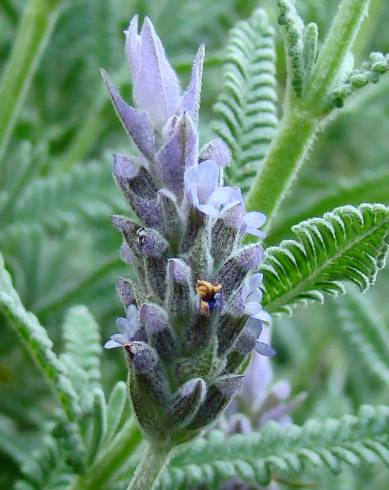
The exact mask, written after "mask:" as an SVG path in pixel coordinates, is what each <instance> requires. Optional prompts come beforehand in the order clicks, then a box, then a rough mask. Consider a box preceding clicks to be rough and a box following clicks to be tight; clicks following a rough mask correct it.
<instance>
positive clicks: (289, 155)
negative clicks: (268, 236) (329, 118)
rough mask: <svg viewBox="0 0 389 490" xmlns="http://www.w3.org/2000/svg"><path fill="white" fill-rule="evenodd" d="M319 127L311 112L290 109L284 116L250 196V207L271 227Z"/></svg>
mask: <svg viewBox="0 0 389 490" xmlns="http://www.w3.org/2000/svg"><path fill="white" fill-rule="evenodd" d="M317 128H318V121H317V120H316V119H313V118H312V116H311V114H310V113H309V112H308V111H304V110H299V109H298V107H297V103H296V107H293V108H290V110H288V111H287V112H286V113H285V114H284V117H283V118H282V121H281V124H280V127H279V129H278V132H277V134H276V136H275V138H274V140H273V142H272V144H271V146H270V149H269V152H268V154H267V157H266V160H265V161H264V163H263V166H262V169H261V171H260V172H259V173H258V174H257V176H256V178H255V180H254V183H253V185H252V187H251V190H250V192H249V194H248V196H247V201H246V205H247V209H248V210H249V211H252V210H254V209H260V210H261V212H263V213H265V214H266V215H267V216H268V222H267V226H268V227H269V225H270V222H271V218H272V216H273V215H274V214H275V213H276V212H277V210H278V207H279V206H280V204H281V202H282V200H283V199H284V197H285V196H286V194H287V192H288V190H289V188H290V185H291V183H292V181H293V179H294V177H295V176H296V175H297V172H298V170H299V168H300V166H301V164H302V162H303V161H304V158H305V156H306V154H307V152H308V149H309V147H310V146H311V144H312V142H313V139H314V136H315V133H316V131H317Z"/></svg>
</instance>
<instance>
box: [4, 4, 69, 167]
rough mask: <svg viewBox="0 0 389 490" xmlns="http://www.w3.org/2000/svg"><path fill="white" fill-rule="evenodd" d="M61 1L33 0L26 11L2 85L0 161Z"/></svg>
mask: <svg viewBox="0 0 389 490" xmlns="http://www.w3.org/2000/svg"><path fill="white" fill-rule="evenodd" d="M59 4H60V0H30V1H29V3H28V5H27V7H26V10H25V12H24V14H23V18H22V20H21V23H20V26H19V31H18V34H17V37H16V39H15V42H14V45H13V48H12V51H11V54H10V58H9V61H8V63H7V66H6V68H5V70H4V73H3V77H2V82H1V85H0V101H1V104H0V161H1V160H2V158H3V156H4V153H5V150H6V147H7V144H8V142H9V139H10V137H11V134H12V131H13V128H14V126H15V124H16V121H17V118H18V116H19V113H20V111H21V108H22V106H23V103H24V100H25V98H26V95H27V91H28V89H29V87H30V84H31V80H32V78H33V76H34V73H35V71H36V68H37V66H38V63H39V60H40V58H41V55H42V52H43V49H44V47H45V46H46V44H47V41H48V39H49V38H50V34H51V32H52V30H53V27H54V24H55V21H56V19H57V16H58V12H59Z"/></svg>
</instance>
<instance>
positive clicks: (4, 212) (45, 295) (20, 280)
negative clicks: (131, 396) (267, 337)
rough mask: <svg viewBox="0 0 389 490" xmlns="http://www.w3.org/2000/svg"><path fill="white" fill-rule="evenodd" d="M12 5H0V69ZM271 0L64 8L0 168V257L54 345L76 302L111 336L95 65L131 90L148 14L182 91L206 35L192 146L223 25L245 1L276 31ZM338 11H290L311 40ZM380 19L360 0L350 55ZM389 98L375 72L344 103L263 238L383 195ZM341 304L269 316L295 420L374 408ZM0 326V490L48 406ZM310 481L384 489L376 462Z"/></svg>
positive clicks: (106, 116) (206, 117)
mask: <svg viewBox="0 0 389 490" xmlns="http://www.w3.org/2000/svg"><path fill="white" fill-rule="evenodd" d="M26 3H28V2H26V1H24V0H0V77H1V73H2V71H3V69H4V67H5V64H6V61H7V57H8V55H9V54H10V51H11V47H12V44H13V41H14V39H15V37H16V35H17V29H18V24H19V21H20V19H21V15H22V12H23V9H24V8H25V6H26ZM273 3H274V2H272V1H270V0H268V1H262V2H258V1H253V0H212V1H210V0H197V1H195V0H193V1H191V0H180V1H179V0H159V1H155V0H143V1H142V0H139V1H135V0H133V1H130V0H126V1H122V0H66V1H63V2H62V6H61V10H60V13H59V17H58V20H57V22H56V24H55V27H54V30H53V33H52V35H51V37H50V39H49V41H48V44H47V45H46V47H45V49H44V52H43V55H42V58H41V60H40V63H39V66H38V67H37V71H36V73H35V76H34V77H33V80H32V84H31V87H30V88H29V90H28V93H27V96H26V99H25V101H24V104H23V109H22V112H21V114H20V117H19V119H18V121H17V124H16V126H15V129H14V131H13V133H12V136H11V140H10V143H9V145H8V146H7V149H6V153H5V156H4V161H3V165H2V167H1V173H0V250H1V252H2V254H3V255H4V257H5V260H6V264H7V267H8V269H9V270H10V271H11V272H12V275H13V278H14V281H15V285H16V288H17V290H18V291H19V293H20V294H21V297H22V299H23V301H24V303H25V305H26V307H27V308H29V309H31V310H32V311H33V312H34V313H36V314H37V315H38V317H39V318H40V320H41V322H42V323H43V324H44V325H45V326H46V327H47V329H48V332H49V335H50V337H51V338H52V339H53V340H54V342H55V343H56V345H57V346H60V345H61V328H60V326H61V323H62V321H63V318H64V315H65V313H66V311H67V309H68V308H69V306H71V305H74V304H80V303H83V304H86V305H87V306H88V307H89V308H90V310H91V311H92V312H93V314H94V315H95V316H96V318H97V320H98V322H99V324H100V326H101V330H102V337H103V339H104V338H105V337H107V336H108V335H109V334H110V333H111V332H112V331H113V329H114V319H115V317H116V316H118V315H119V314H120V313H121V306H120V304H119V301H118V299H117V297H116V293H115V288H114V279H115V277H116V275H118V273H122V274H126V271H125V266H124V265H123V264H122V263H121V261H120V259H119V254H118V250H119V246H120V237H119V236H118V234H117V233H116V231H114V230H113V229H112V227H111V222H110V217H111V215H112V214H113V213H115V212H119V213H120V212H122V213H123V212H126V207H125V204H124V202H123V200H122V198H121V195H120V193H119V192H118V191H117V189H116V188H115V185H114V183H113V180H112V177H111V153H112V152H113V151H115V152H120V151H121V152H124V153H131V152H132V151H133V147H132V144H131V142H130V141H129V140H128V138H127V136H126V134H125V132H124V131H123V130H122V128H121V126H120V123H119V122H118V120H117V118H116V117H115V114H114V111H113V110H112V108H111V106H110V103H109V100H108V97H107V95H106V93H105V90H104V87H103V84H102V82H101V79H100V75H99V71H98V68H99V67H104V68H105V69H106V70H107V71H109V72H110V74H111V76H112V78H113V80H114V81H115V82H116V83H117V84H118V85H119V86H120V87H121V89H122V93H123V95H127V96H128V99H130V93H131V89H130V82H129V72H128V67H127V62H126V59H125V56H124V36H123V34H122V31H123V29H125V28H126V26H127V25H128V22H129V19H130V18H131V17H132V15H134V14H135V13H139V14H140V15H148V16H150V17H151V19H152V21H153V22H154V24H155V26H156V29H157V31H158V33H159V35H160V37H161V39H162V40H163V42H164V44H165V47H166V50H167V52H168V55H169V57H170V59H171V61H172V64H173V65H174V66H175V68H176V69H177V71H178V72H179V74H180V76H181V79H182V81H183V85H184V84H185V83H186V81H187V80H188V77H189V73H190V69H191V63H192V57H193V55H194V53H195V51H196V49H197V46H198V44H200V43H203V42H204V43H205V44H206V48H207V58H206V65H205V71H204V82H203V97H202V111H201V127H200V131H201V136H202V140H203V142H204V141H205V140H206V138H207V137H209V136H210V135H211V131H210V122H211V121H212V120H213V119H214V118H215V114H214V113H213V111H212V106H213V104H214V103H215V101H216V97H217V95H218V91H219V89H220V85H221V75H222V71H221V69H222V65H223V48H224V46H225V44H226V42H227V36H228V32H229V29H230V28H231V27H232V26H233V25H234V24H235V22H236V21H238V20H239V19H241V18H246V17H248V16H249V15H250V13H251V12H252V10H253V9H254V8H255V7H256V6H258V5H259V6H261V7H263V8H265V9H266V10H267V11H268V13H269V15H270V18H271V19H272V20H273V22H274V26H275V27H276V13H275V10H274V9H273ZM337 4H338V1H336V0H327V1H326V2H322V1H318V0H299V1H297V6H298V8H299V11H300V14H301V15H302V16H303V18H304V20H306V21H315V22H317V23H318V25H319V28H320V35H321V39H323V36H324V33H325V32H326V30H327V29H328V26H329V23H330V21H331V18H332V17H333V14H334V12H335V9H336V7H337ZM388 23H389V8H388V5H387V2H385V1H384V0H374V1H373V3H372V8H371V15H370V16H369V19H368V20H367V21H366V22H365V25H364V26H363V29H362V33H361V36H360V41H359V42H358V43H357V47H356V51H355V53H354V54H355V57H356V60H357V61H358V60H362V59H363V58H364V57H365V56H366V55H367V54H368V53H369V52H370V51H374V50H379V51H382V52H388V51H389V31H388V28H387V26H388ZM277 53H278V59H277V79H278V83H279V87H278V89H279V90H278V91H279V96H280V100H282V94H283V88H284V84H285V66H284V55H283V43H282V38H281V35H280V32H279V31H278V30H277ZM388 94H389V79H388V77H386V78H385V79H384V80H383V81H382V82H381V83H380V84H379V85H377V86H372V87H370V88H368V89H367V90H366V91H365V92H363V94H361V95H358V96H356V97H354V98H353V99H352V100H351V102H350V104H349V105H348V106H346V108H345V109H344V110H343V111H342V112H340V113H339V115H338V117H337V119H336V120H334V121H333V122H332V123H331V124H330V126H329V127H328V128H327V129H326V130H325V131H324V132H323V133H322V134H320V136H319V138H318V140H317V143H316V146H315V148H314V150H313V151H312V152H311V154H310V156H309V159H308V161H307V162H306V164H305V167H304V168H303V170H302V172H301V174H300V179H299V180H298V182H296V184H295V186H294V189H293V191H292V192H291V194H290V196H289V197H288V199H287V201H286V202H285V203H284V204H283V206H282V210H281V212H280V214H279V216H278V217H277V219H276V221H275V223H274V228H273V230H272V233H271V234H270V236H269V238H268V243H275V242H278V241H280V240H281V239H283V238H285V237H287V236H288V235H289V230H290V226H291V225H292V224H293V223H294V222H296V221H297V220H301V219H304V218H306V217H310V216H313V215H315V214H316V213H319V214H322V213H323V212H324V211H326V210H327V209H330V208H332V207H334V205H332V203H333V202H336V204H335V205H340V204H347V203H351V202H352V203H360V202H363V201H371V202H383V203H386V204H388V203H389V185H388V182H389V169H388V164H389V144H388V143H389V97H388ZM1 103H2V101H1V100H0V104H1ZM279 115H280V116H281V115H282V105H281V104H280V107H279ZM382 175H384V176H386V181H385V180H384V181H382V179H381V180H380V182H386V184H384V185H382V184H381V186H378V185H377V186H376V185H374V179H376V178H377V176H380V177H381V176H382ZM361 179H363V182H369V184H367V185H366V186H365V184H362V185H361V186H360V188H358V189H357V191H355V192H351V193H348V194H347V192H346V193H345V192H344V191H342V192H343V194H342V193H339V194H338V188H339V187H342V186H344V185H346V186H349V185H352V184H353V183H354V182H358V181H360V180H361ZM366 179H367V180H366ZM328 196H330V197H331V196H332V198H330V199H329V198H328ZM334 196H335V197H334ZM336 196H338V197H336ZM335 198H336V199H338V201H336V199H335ZM326 199H327V201H326ZM331 199H332V200H331ZM334 199H335V201H334ZM328 203H330V204H331V205H330V204H328ZM328 206H329V207H328ZM388 294H389V273H388V271H387V270H386V271H384V272H383V273H382V274H381V276H380V277H379V279H378V282H377V285H376V286H375V288H374V289H373V290H372V291H371V292H369V293H368V294H367V295H366V298H365V300H364V303H363V308H364V311H365V312H366V314H367V315H368V316H370V315H373V314H374V315H378V318H377V322H379V323H380V324H381V325H384V326H385V328H386V329H388V327H389V309H388V308H387V298H388ZM357 302H358V303H359V302H360V300H359V299H358V300H357ZM340 303H342V300H338V301H337V304H335V302H332V301H328V302H327V304H326V305H325V306H324V307H323V306H312V307H309V308H308V309H306V310H300V311H298V312H297V313H296V315H295V316H294V317H293V318H292V319H283V320H276V322H275V329H274V330H275V333H274V335H275V339H274V344H275V346H276V348H277V349H278V352H279V355H278V357H277V358H276V359H275V360H274V362H273V364H274V370H275V378H276V379H277V378H280V377H286V378H288V379H289V380H290V382H291V384H292V388H293V391H294V392H296V393H297V392H300V391H306V392H307V394H308V396H307V400H306V402H305V403H304V404H303V405H302V406H301V407H300V408H299V409H298V411H297V412H296V413H295V414H294V419H295V420H296V421H297V422H302V421H304V420H305V419H306V418H307V417H311V416H315V415H317V416H319V417H324V416H326V417H330V416H337V415H339V414H341V413H350V412H352V411H353V410H354V409H355V408H356V407H357V406H359V405H360V404H362V403H369V404H373V405H374V404H378V403H383V402H388V391H387V385H386V387H385V383H383V382H382V380H380V379H379V378H378V377H377V376H374V375H373V374H371V372H369V370H368V369H367V368H366V365H365V364H364V363H363V359H361V355H360V352H359V351H358V349H355V346H354V345H353V342H352V341H351V340H350V335H348V334H347V332H346V331H345V329H343V328H342V326H341V325H340V322H339V317H338V316H337V310H338V308H339V304H340ZM0 332H1V334H0V335H1V341H0V488H1V489H9V488H12V485H13V482H14V481H15V480H17V479H19V478H20V476H21V474H20V468H19V465H18V461H15V459H14V458H13V452H12V444H22V445H24V447H26V446H28V445H29V444H30V445H31V447H34V445H35V441H36V440H37V437H39V430H40V428H41V427H42V424H43V422H44V420H45V418H47V416H48V414H50V413H52V411H53V401H52V399H51V396H50V394H49V392H48V389H47V388H46V385H45V384H44V383H43V381H42V379H41V376H40V374H39V373H38V372H37V371H36V370H35V368H33V366H32V363H31V361H30V359H29V357H28V355H26V353H25V352H24V351H23V350H22V348H21V345H20V343H19V342H18V339H16V338H15V335H14V333H13V332H12V330H11V329H10V328H8V326H7V322H6V321H5V319H4V318H3V317H1V316H0ZM118 359H119V360H118ZM121 361H122V360H121V358H120V357H119V358H118V356H114V355H112V354H111V353H109V352H107V353H105V354H104V356H103V376H104V382H105V386H106V387H107V389H108V388H110V387H111V386H112V384H113V383H114V382H115V381H116V380H117V379H124V378H125V364H124V362H121ZM385 388H386V389H385ZM312 478H313V479H314V481H315V480H316V481H318V482H319V483H318V484H319V487H318V488H323V489H328V490H329V489H334V488H337V489H341V490H343V489H362V488H365V486H366V482H369V486H370V488H371V490H375V489H377V490H385V489H387V488H388V487H389V478H388V477H387V476H385V472H384V471H382V469H381V468H380V467H377V468H376V469H375V473H374V474H373V473H371V472H369V471H368V469H366V470H364V469H361V472H360V474H359V473H358V474H357V475H355V474H354V475H352V474H351V473H348V472H347V471H346V472H345V473H344V474H343V476H341V477H340V478H339V479H338V480H333V477H329V476H328V475H326V474H324V475H323V474H320V475H319V474H318V475H315V476H313V477H312ZM285 488H288V487H287V486H286V487H285Z"/></svg>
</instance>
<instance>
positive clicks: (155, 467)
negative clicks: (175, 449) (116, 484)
mask: <svg viewBox="0 0 389 490" xmlns="http://www.w3.org/2000/svg"><path fill="white" fill-rule="evenodd" d="M171 454H172V451H171V449H170V448H166V447H162V446H155V445H152V444H151V443H149V444H148V445H147V446H146V448H145V450H144V452H143V454H142V458H141V460H140V462H139V464H138V466H137V468H136V471H135V473H134V476H133V477H132V479H131V481H130V484H129V485H128V487H127V490H152V489H153V488H156V486H157V484H158V482H159V479H160V477H161V474H162V472H163V470H164V469H165V467H166V465H167V464H168V463H169V461H170V458H171Z"/></svg>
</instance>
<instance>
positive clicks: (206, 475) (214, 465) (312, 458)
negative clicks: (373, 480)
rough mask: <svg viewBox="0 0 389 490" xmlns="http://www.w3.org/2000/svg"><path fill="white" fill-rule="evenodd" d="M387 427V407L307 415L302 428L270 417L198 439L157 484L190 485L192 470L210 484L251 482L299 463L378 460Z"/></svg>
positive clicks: (388, 445) (336, 465)
mask: <svg viewBox="0 0 389 490" xmlns="http://www.w3.org/2000/svg"><path fill="white" fill-rule="evenodd" d="M388 430H389V407H388V406H380V407H376V408H374V407H371V406H365V407H361V409H360V410H359V413H358V415H356V416H354V415H347V416H344V417H342V418H341V419H339V420H336V419H328V420H324V421H318V420H309V421H308V422H307V423H305V424H304V425H303V426H301V427H299V426H296V425H290V426H286V427H283V426H280V425H279V424H276V423H275V422H271V423H269V424H268V425H267V426H266V427H265V428H264V429H263V431H262V432H261V433H259V434H258V433H251V434H246V435H232V436H225V435H223V434H222V433H220V432H218V431H213V432H214V433H215V432H217V438H211V440H206V439H198V440H196V441H195V442H193V443H192V444H191V445H190V446H187V447H185V448H183V449H182V450H181V451H180V452H179V453H178V454H177V455H176V456H175V457H174V458H173V460H172V461H171V463H170V465H169V467H168V468H167V470H166V472H165V474H164V476H163V477H162V482H161V488H162V489H166V490H167V489H170V488H175V489H177V490H180V489H186V488H190V486H191V484H192V483H193V480H192V475H195V481H198V480H199V478H201V481H202V483H203V484H209V485H215V484H216V482H219V481H223V479H225V478H226V477H231V476H234V475H239V476H240V478H242V479H243V480H244V481H246V482H247V483H249V484H255V483H259V484H262V485H267V484H269V482H270V481H271V478H272V474H273V472H274V471H275V473H276V474H278V473H279V472H280V471H282V472H283V473H285V472H286V473H292V474H294V475H295V474H300V473H302V472H303V471H305V468H304V466H303V462H304V463H305V465H307V466H317V467H323V466H324V467H325V468H327V469H329V470H330V471H333V472H335V473H337V472H338V471H339V469H340V467H341V465H342V464H344V463H345V464H347V465H352V466H355V465H358V466H359V465H361V464H366V463H368V464H377V463H378V462H379V461H380V460H381V461H386V460H387V457H388V449H389V437H388ZM211 434H212V433H211ZM297 461H298V463H297ZM188 467H190V468H191V471H190V472H188V471H187V469H188ZM205 468H206V471H205Z"/></svg>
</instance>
